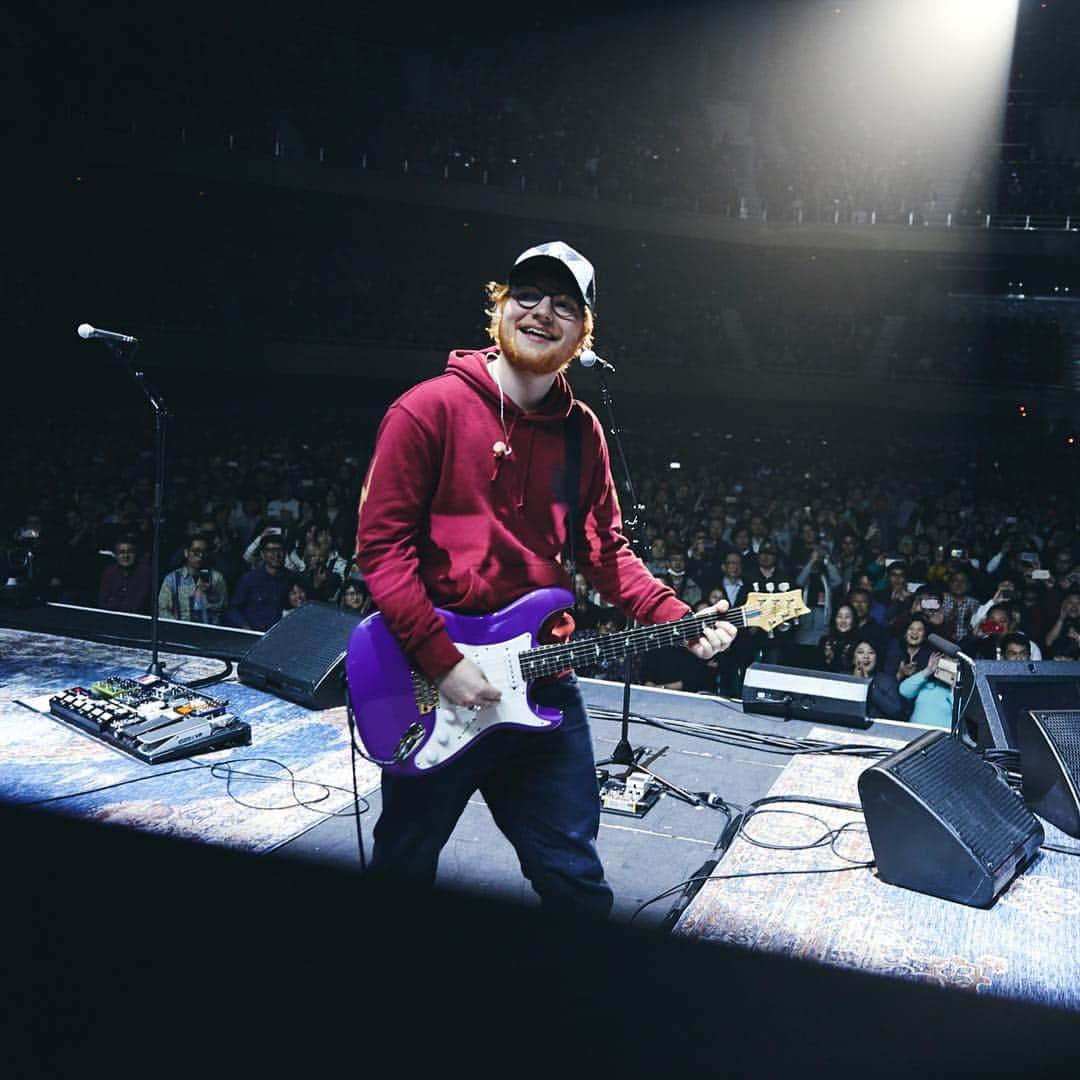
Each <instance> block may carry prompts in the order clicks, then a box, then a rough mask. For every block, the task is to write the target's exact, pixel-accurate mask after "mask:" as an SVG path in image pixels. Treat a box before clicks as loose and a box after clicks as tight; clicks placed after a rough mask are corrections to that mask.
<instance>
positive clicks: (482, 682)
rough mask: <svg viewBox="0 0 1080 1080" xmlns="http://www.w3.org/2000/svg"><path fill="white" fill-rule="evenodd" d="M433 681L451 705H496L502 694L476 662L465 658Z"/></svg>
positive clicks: (477, 706)
mask: <svg viewBox="0 0 1080 1080" xmlns="http://www.w3.org/2000/svg"><path fill="white" fill-rule="evenodd" d="M435 681H436V683H437V684H438V686H439V690H440V691H441V692H442V694H443V695H444V696H445V697H446V698H447V700H448V701H450V703H451V704H452V705H461V706H463V707H465V708H468V709H483V708H485V707H487V706H488V705H497V704H498V703H499V700H500V699H501V698H502V694H500V693H499V691H498V690H497V689H496V688H495V687H494V686H492V685H491V683H489V682H488V680H487V676H486V675H485V674H484V673H483V672H482V671H481V670H480V669H479V668H478V667H477V666H476V664H474V663H473V662H472V661H471V660H468V659H465V658H463V659H461V660H459V661H458V662H457V663H456V664H455V665H454V666H453V667H452V668H451V669H450V670H449V671H448V672H447V673H446V674H445V675H443V676H441V677H440V678H438V679H436V680H435Z"/></svg>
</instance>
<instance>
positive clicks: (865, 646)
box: [854, 641, 877, 678]
mask: <svg viewBox="0 0 1080 1080" xmlns="http://www.w3.org/2000/svg"><path fill="white" fill-rule="evenodd" d="M854 659H855V674H856V675H862V676H863V678H867V677H868V676H870V675H872V674H873V672H874V665H875V664H877V653H876V652H875V651H874V646H873V645H871V644H869V642H866V641H860V642H859V644H858V645H856V646H855V658H854Z"/></svg>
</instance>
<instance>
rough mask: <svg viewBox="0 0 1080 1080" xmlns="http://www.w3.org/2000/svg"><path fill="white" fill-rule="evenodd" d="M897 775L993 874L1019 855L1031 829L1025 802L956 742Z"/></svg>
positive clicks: (903, 766) (903, 763)
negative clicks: (1019, 843)
mask: <svg viewBox="0 0 1080 1080" xmlns="http://www.w3.org/2000/svg"><path fill="white" fill-rule="evenodd" d="M893 773H894V775H895V776H896V777H897V779H898V780H900V781H901V782H902V783H903V784H904V785H905V786H906V787H908V788H909V789H910V790H912V791H914V792H915V793H916V795H917V796H918V798H919V799H920V801H922V802H923V803H925V804H927V805H929V806H932V807H934V808H935V809H936V810H937V811H938V812H939V813H940V815H941V816H942V817H943V818H944V819H945V820H947V821H949V822H950V823H951V825H952V826H953V828H954V829H955V830H956V833H957V835H958V836H959V837H960V839H961V841H963V843H964V844H965V845H966V846H967V847H968V848H969V849H970V851H971V852H972V854H973V855H974V856H975V858H976V859H977V860H978V861H979V862H980V863H981V864H982V865H983V866H985V867H987V869H989V870H990V871H991V872H992V873H993V872H995V871H996V870H997V869H998V868H1000V867H1002V866H1004V865H1005V864H1006V863H1007V862H1008V861H1010V860H1011V859H1012V858H1013V856H1014V855H1015V853H1016V837H1017V835H1026V834H1027V833H1028V832H1030V830H1031V827H1032V818H1031V814H1030V813H1029V811H1028V810H1027V808H1026V807H1025V806H1024V803H1023V801H1022V800H1021V799H1020V797H1019V796H1018V795H1016V794H1015V793H1014V792H1013V790H1012V789H1011V788H1010V787H1009V786H1008V784H1006V783H1005V782H1004V781H1003V780H1000V779H998V776H997V773H996V772H995V771H994V769H993V767H992V766H991V765H988V764H987V763H986V762H985V761H983V760H982V759H981V758H979V757H977V756H976V755H975V754H974V753H972V752H971V751H970V750H967V749H965V748H963V747H962V746H960V745H959V744H958V743H957V742H956V741H955V740H953V739H951V738H947V737H945V738H940V739H937V740H935V741H934V742H932V743H929V744H927V745H926V746H925V747H924V748H923V749H922V750H921V751H920V752H919V753H917V754H913V755H911V756H910V757H907V758H905V759H903V760H899V761H897V762H896V764H895V765H894V767H893ZM988 773H989V774H990V775H989V777H988V775H987V774H988ZM988 779H989V780H990V781H991V782H989V783H988V782H987V781H988Z"/></svg>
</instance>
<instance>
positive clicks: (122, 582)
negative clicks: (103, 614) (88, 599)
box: [98, 536, 150, 615]
mask: <svg viewBox="0 0 1080 1080" xmlns="http://www.w3.org/2000/svg"><path fill="white" fill-rule="evenodd" d="M113 559H114V562H113V563H112V565H111V566H106V567H105V569H104V570H102V571H101V579H100V581H99V582H98V607H99V608H104V610H106V611H126V612H130V613H133V614H138V615H145V614H146V613H147V612H148V611H149V610H150V567H149V565H148V564H147V563H146V562H144V561H142V560H140V559H139V545H138V543H137V541H136V540H135V538H134V537H131V536H121V537H120V539H119V540H117V541H116V543H115V544H114V545H113Z"/></svg>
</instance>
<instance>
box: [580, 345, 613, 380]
mask: <svg viewBox="0 0 1080 1080" xmlns="http://www.w3.org/2000/svg"><path fill="white" fill-rule="evenodd" d="M580 360H581V366H582V367H588V368H591V367H599V368H600V370H601V371H606V372H608V373H609V374H611V375H614V374H615V368H614V366H613V365H612V364H609V363H608V362H607V361H606V360H602V359H601V358H600V357H599V356H597V355H596V353H594V352H593V351H592V349H586V350H585V351H584V352H583V353H582V354H581V357H580Z"/></svg>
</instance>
